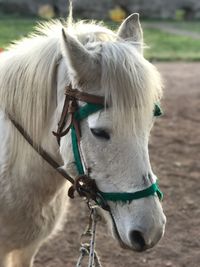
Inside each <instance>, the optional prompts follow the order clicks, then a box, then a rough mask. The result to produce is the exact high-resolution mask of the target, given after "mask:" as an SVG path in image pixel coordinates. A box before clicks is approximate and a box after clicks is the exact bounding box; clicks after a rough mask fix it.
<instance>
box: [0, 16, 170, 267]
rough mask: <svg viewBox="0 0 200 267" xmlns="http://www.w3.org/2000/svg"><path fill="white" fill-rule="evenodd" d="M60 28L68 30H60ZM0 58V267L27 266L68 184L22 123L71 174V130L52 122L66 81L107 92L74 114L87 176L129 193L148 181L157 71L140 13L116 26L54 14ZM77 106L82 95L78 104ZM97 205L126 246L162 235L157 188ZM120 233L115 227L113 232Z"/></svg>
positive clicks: (52, 228)
mask: <svg viewBox="0 0 200 267" xmlns="http://www.w3.org/2000/svg"><path fill="white" fill-rule="evenodd" d="M63 28H65V32H64V31H63V34H62V29H63ZM37 31H38V32H37V34H34V35H32V36H30V37H29V38H26V39H23V40H22V41H20V42H18V43H17V44H15V45H13V46H11V47H10V48H9V49H8V50H7V51H6V52H4V53H2V54H1V56H0V138H1V139H0V140H1V143H0V267H8V266H9V267H28V266H32V264H33V259H34V256H35V254H36V253H37V251H38V249H39V247H40V246H41V245H42V243H43V242H44V241H45V240H47V239H48V238H49V237H50V236H52V234H54V233H56V231H57V230H58V229H59V228H60V227H61V226H62V222H63V219H64V218H65V211H66V210H68V208H69V205H68V198H67V197H66V193H67V190H68V188H69V186H70V183H69V182H67V181H66V180H65V179H63V177H62V176H61V175H59V174H58V172H57V171H56V170H54V169H53V168H52V167H51V166H50V165H49V164H48V163H47V162H46V161H45V160H43V159H42V158H41V156H40V155H39V154H38V153H37V152H36V151H35V150H34V149H33V148H32V147H31V146H30V144H29V143H28V142H27V141H26V140H25V138H24V137H23V136H22V135H21V134H20V133H19V131H18V130H17V129H16V127H15V126H14V125H13V123H12V122H11V121H10V117H11V118H14V120H15V121H16V122H17V123H19V124H20V125H21V126H22V127H23V128H24V129H25V131H26V132H27V133H28V134H29V136H30V137H31V138H32V139H33V140H34V142H35V143H36V144H38V146H41V147H42V148H43V149H44V150H45V151H46V152H47V153H48V154H49V155H51V157H52V158H53V159H54V160H56V161H57V162H58V163H59V164H60V166H62V168H63V169H65V170H66V171H67V172H68V173H70V175H71V176H72V177H74V178H75V177H76V175H77V170H76V167H75V164H74V157H73V153H72V147H71V138H70V136H69V135H67V137H66V136H65V137H62V138H61V145H60V147H59V146H58V144H57V142H56V138H55V137H54V136H53V135H52V131H53V130H55V129H56V127H57V123H58V121H59V118H60V115H61V110H62V106H63V102H64V90H65V87H66V85H68V84H70V83H71V84H72V86H73V88H78V89H79V90H81V91H83V92H87V93H90V94H91V93H92V94H94V95H101V96H104V97H105V99H106V101H107V103H111V105H110V106H109V107H108V108H106V109H104V110H101V111H98V112H96V113H95V114H92V115H90V116H89V117H88V118H87V119H85V120H83V121H82V122H81V131H82V138H81V149H82V153H83V158H84V161H85V162H87V165H88V166H90V167H91V174H90V175H91V177H92V178H94V179H95V180H96V183H97V186H98V188H99V189H100V190H101V191H104V192H135V191H138V190H143V189H145V188H147V187H149V186H150V185H151V184H152V183H155V181H156V176H155V175H154V174H153V171H152V169H151V165H150V161H149V155H148V138H149V133H150V129H151V127H152V123H153V109H154V104H155V103H156V102H157V101H158V100H159V99H160V97H161V94H162V90H161V81H160V76H159V74H158V72H157V71H156V69H155V67H153V66H152V65H151V64H150V63H149V62H148V61H146V60H145V59H144V57H143V55H142V52H143V37H142V29H141V26H140V23H139V16H138V14H133V15H131V16H129V17H128V18H127V19H126V20H125V21H124V22H123V23H122V25H121V26H120V28H119V30H118V32H117V33H114V32H112V31H110V30H108V29H107V28H105V27H103V26H100V25H95V24H87V23H84V22H80V23H77V24H73V23H71V24H68V25H63V24H61V23H60V22H58V21H54V22H51V23H47V24H46V25H43V26H40V27H39V29H37ZM80 104H81V105H82V103H80ZM109 206H110V209H111V211H112V216H113V219H112V218H111V216H110V214H109V213H108V212H106V211H104V210H102V211H101V213H102V215H103V216H104V217H105V218H106V220H107V222H108V225H109V228H110V231H111V233H112V234H113V236H114V237H115V238H116V239H118V241H119V243H120V244H121V245H122V246H123V247H126V248H130V249H132V250H136V251H143V250H145V249H148V248H151V247H152V246H154V245H155V244H156V243H157V242H158V241H159V240H160V238H161V237H162V235H163V233H164V228H165V223H166V219H165V215H164V213H163V211H162V207H161V204H160V201H159V198H158V196H157V195H156V194H154V195H152V196H149V197H145V198H141V199H138V200H134V201H131V202H127V203H122V202H120V201H119V202H116V203H115V202H111V201H110V202H109ZM117 233H118V234H117Z"/></svg>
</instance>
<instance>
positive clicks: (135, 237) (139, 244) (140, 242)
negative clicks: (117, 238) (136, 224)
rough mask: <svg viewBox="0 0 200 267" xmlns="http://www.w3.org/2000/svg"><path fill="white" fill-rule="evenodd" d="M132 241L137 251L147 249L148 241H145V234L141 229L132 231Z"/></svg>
mask: <svg viewBox="0 0 200 267" xmlns="http://www.w3.org/2000/svg"><path fill="white" fill-rule="evenodd" d="M130 241H131V243H132V245H133V246H134V248H135V249H136V250H137V251H143V250H145V246H146V243H145V240H144V237H143V234H142V233H141V232H140V231H136V230H134V231H131V232H130Z"/></svg>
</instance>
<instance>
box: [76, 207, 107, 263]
mask: <svg viewBox="0 0 200 267" xmlns="http://www.w3.org/2000/svg"><path fill="white" fill-rule="evenodd" d="M90 209H91V214H90V220H89V225H88V228H87V229H86V231H85V232H84V233H83V234H82V238H83V237H86V238H88V237H89V238H90V241H89V242H87V243H82V242H81V246H80V256H79V258H78V261H77V264H76V267H81V266H82V265H81V264H82V261H83V258H84V257H85V256H88V257H89V260H88V267H102V265H101V263H100V260H99V257H98V255H97V252H96V251H95V236H96V225H97V221H98V215H97V211H96V208H95V207H90Z"/></svg>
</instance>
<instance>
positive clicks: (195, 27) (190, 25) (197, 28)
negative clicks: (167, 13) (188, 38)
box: [165, 21, 200, 34]
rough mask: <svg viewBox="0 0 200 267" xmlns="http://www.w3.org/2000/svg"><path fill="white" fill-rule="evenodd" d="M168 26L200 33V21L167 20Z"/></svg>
mask: <svg viewBox="0 0 200 267" xmlns="http://www.w3.org/2000/svg"><path fill="white" fill-rule="evenodd" d="M165 24H166V26H170V27H173V28H176V29H180V30H185V31H191V32H196V33H199V34H200V21H178V22H177V21H170V22H165Z"/></svg>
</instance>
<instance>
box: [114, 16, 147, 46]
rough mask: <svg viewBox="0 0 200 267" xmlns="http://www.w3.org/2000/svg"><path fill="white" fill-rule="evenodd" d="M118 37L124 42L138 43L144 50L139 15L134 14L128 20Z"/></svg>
mask: <svg viewBox="0 0 200 267" xmlns="http://www.w3.org/2000/svg"><path fill="white" fill-rule="evenodd" d="M117 34H118V36H119V37H120V38H122V39H124V40H129V41H133V42H137V43H139V44H140V46H141V47H140V49H141V50H142V44H143V32H142V27H141V24H140V19H139V14H138V13H134V14H132V15H130V16H129V17H128V18H126V19H125V20H124V21H123V22H122V24H121V26H120V27H119V29H118V32H117Z"/></svg>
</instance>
